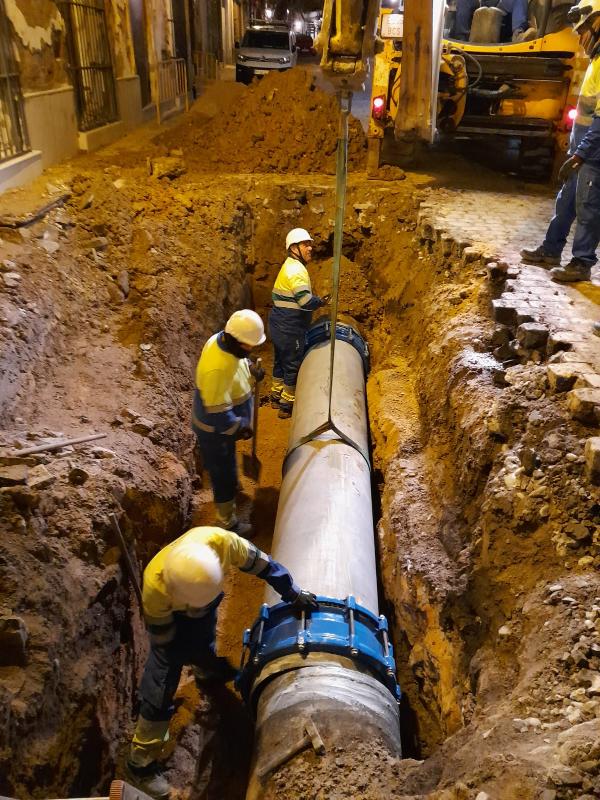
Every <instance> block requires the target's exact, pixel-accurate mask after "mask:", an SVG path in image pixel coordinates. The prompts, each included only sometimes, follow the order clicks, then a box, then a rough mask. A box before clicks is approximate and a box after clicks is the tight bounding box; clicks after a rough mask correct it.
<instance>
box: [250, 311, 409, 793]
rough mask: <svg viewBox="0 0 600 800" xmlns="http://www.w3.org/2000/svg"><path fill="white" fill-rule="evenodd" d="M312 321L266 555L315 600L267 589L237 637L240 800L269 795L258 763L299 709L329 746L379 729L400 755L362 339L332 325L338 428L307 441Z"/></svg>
mask: <svg viewBox="0 0 600 800" xmlns="http://www.w3.org/2000/svg"><path fill="white" fill-rule="evenodd" d="M319 330H320V329H319V328H316V334H315V333H314V331H313V336H312V341H313V342H315V340H316V342H315V343H314V344H313V346H312V347H311V348H310V350H309V352H308V353H307V355H306V356H305V359H304V361H303V364H302V367H301V369H300V373H299V376H298V384H297V393H296V404H295V408H294V415H293V418H292V427H291V432H290V438H289V445H288V454H287V457H286V459H285V462H284V468H283V482H282V486H281V493H280V499H279V505H278V512H277V520H276V525H275V535H274V540H273V547H272V553H273V556H274V558H276V559H277V560H278V561H281V562H282V563H283V564H285V565H286V566H287V567H288V568H289V569H290V571H291V573H292V574H293V575H294V578H295V580H296V581H297V583H298V584H299V585H301V586H303V587H305V588H307V589H310V590H311V591H313V592H315V594H317V595H318V596H319V600H320V608H319V611H318V612H315V613H313V614H311V615H307V617H304V616H303V617H302V618H301V619H300V620H297V619H295V618H294V617H293V616H292V615H291V614H290V612H289V607H287V606H286V605H285V604H277V601H278V597H277V596H276V595H275V594H274V593H273V592H272V591H271V590H270V589H269V590H267V592H266V596H265V600H266V602H265V605H264V606H263V611H262V612H261V617H260V618H259V620H257V622H256V623H255V625H254V627H253V629H252V630H251V631H248V632H247V634H246V640H245V641H246V644H247V645H248V653H249V660H248V663H247V665H246V668H245V669H244V671H243V673H242V680H241V681H240V684H241V688H242V692H243V694H244V696H245V697H246V699H247V700H248V701H249V702H250V704H251V705H252V707H253V709H254V711H255V713H256V734H257V735H256V745H255V753H254V761H253V768H252V774H251V780H250V784H249V789H248V794H247V798H248V800H256V798H260V797H263V796H264V795H265V793H266V794H269V792H268V786H269V781H270V779H271V775H272V774H273V773H274V772H275V771H276V770H272V771H271V772H267V773H265V769H266V767H267V766H268V765H269V764H272V763H273V759H274V754H275V761H277V753H283V752H284V751H285V748H286V746H287V745H291V744H292V743H293V742H296V741H298V740H299V739H300V738H301V737H302V735H303V733H304V729H305V724H306V720H307V718H308V717H310V718H311V719H312V720H313V721H314V722H315V724H316V725H317V728H318V729H319V732H320V733H321V735H322V737H323V740H324V742H325V745H326V748H327V750H330V749H331V748H333V747H340V746H341V747H343V748H344V749H351V748H352V747H353V743H356V741H357V740H360V741H370V740H372V739H373V738H378V739H379V740H383V741H384V742H386V743H387V747H388V749H389V750H390V752H392V753H394V754H400V737H399V725H398V704H397V696H394V690H395V689H396V688H397V687H396V684H395V677H394V662H393V654H392V650H391V646H390V645H389V642H388V638H387V623H386V622H385V619H384V618H383V617H379V616H378V600H377V573H376V561H375V542H374V530H373V514H372V501H371V480H370V464H369V462H368V420H367V409H366V399H365V359H364V355H365V353H364V352H363V353H362V355H361V352H360V351H361V347H360V345H362V346H363V347H365V346H364V342H363V341H362V339H360V337H358V334H357V333H356V332H355V331H354V330H353V329H352V328H348V326H341V325H339V324H338V331H339V333H338V336H339V335H342V337H343V340H337V341H336V348H335V362H334V373H333V390H332V420H333V423H334V425H335V427H336V428H337V429H338V431H340V432H341V434H342V435H339V434H338V433H335V432H333V431H332V430H329V431H327V432H325V433H321V434H318V435H316V436H315V437H314V438H313V437H311V433H312V432H313V431H315V430H316V429H317V428H319V426H322V424H323V423H324V422H325V421H326V420H327V419H328V399H329V361H330V344H329V341H328V338H327V330H328V329H327V327H326V326H325V327H324V328H323V329H322V335H321V336H320V337H319ZM319 338H320V339H321V340H320V341H319ZM309 341H311V337H310V336H309ZM272 604H275V606H274V607H273V606H272ZM323 757H324V758H327V757H328V756H327V754H326V755H325V756H323ZM281 769H283V770H285V766H282V767H281ZM278 775H279V773H278Z"/></svg>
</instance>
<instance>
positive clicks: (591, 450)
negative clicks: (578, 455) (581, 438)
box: [584, 436, 600, 485]
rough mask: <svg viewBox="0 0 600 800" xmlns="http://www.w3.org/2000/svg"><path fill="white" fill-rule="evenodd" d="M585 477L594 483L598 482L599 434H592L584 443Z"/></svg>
mask: <svg viewBox="0 0 600 800" xmlns="http://www.w3.org/2000/svg"><path fill="white" fill-rule="evenodd" d="M584 457H585V477H586V478H587V479H588V480H589V481H591V483H594V484H596V485H598V484H600V436H592V437H591V438H589V439H588V440H587V441H586V443H585V448H584Z"/></svg>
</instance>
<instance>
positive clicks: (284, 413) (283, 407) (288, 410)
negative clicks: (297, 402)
mask: <svg viewBox="0 0 600 800" xmlns="http://www.w3.org/2000/svg"><path fill="white" fill-rule="evenodd" d="M293 409H294V406H292V405H290V404H289V403H280V404H279V414H277V416H278V417H279V419H289V418H290V417H291V416H292V411H293Z"/></svg>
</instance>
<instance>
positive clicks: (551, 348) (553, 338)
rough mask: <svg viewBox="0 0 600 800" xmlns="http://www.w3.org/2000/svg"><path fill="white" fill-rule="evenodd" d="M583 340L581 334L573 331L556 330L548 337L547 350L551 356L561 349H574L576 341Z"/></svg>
mask: <svg viewBox="0 0 600 800" xmlns="http://www.w3.org/2000/svg"><path fill="white" fill-rule="evenodd" d="M580 341H581V336H578V335H577V334H576V333H573V331H555V332H554V333H551V334H550V336H549V337H548V345H547V348H546V351H547V353H548V355H549V356H551V355H554V353H558V351H559V350H572V349H573V345H574V344H575V343H576V342H580Z"/></svg>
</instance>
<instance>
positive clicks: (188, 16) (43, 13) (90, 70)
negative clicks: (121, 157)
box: [0, 0, 248, 191]
mask: <svg viewBox="0 0 600 800" xmlns="http://www.w3.org/2000/svg"><path fill="white" fill-rule="evenodd" d="M247 8H248V4H247V0H240V2H236V0H0V191H2V190H4V189H6V188H8V187H10V186H15V185H19V184H22V183H25V182H26V181H28V180H31V179H32V178H33V177H35V176H36V175H38V174H39V173H40V172H41V170H42V169H44V168H45V167H47V166H50V165H51V164H55V163H57V162H59V161H61V160H63V159H65V158H69V157H70V156H73V155H74V154H75V153H77V152H78V151H80V150H84V151H85V150H93V149H96V148H97V147H100V146H102V145H104V144H108V143H109V142H111V141H114V140H115V139H117V138H118V137H119V136H122V135H123V134H124V133H125V132H127V131H128V130H130V129H131V128H133V127H135V126H136V125H139V124H140V123H142V122H143V121H145V120H147V119H150V118H152V116H154V115H156V116H157V117H158V118H159V120H160V119H161V118H162V117H163V116H164V114H165V113H169V112H172V111H173V110H175V109H178V108H182V107H183V106H184V103H185V102H186V101H187V99H189V98H191V97H193V96H194V95H195V94H196V93H197V92H198V91H200V88H201V85H202V83H203V82H204V81H205V80H210V79H211V78H218V77H223V76H224V75H226V74H227V72H231V71H232V70H233V64H234V42H235V41H236V38H237V37H239V35H240V31H242V32H243V30H244V27H245V24H246V22H247V19H248V12H247Z"/></svg>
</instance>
